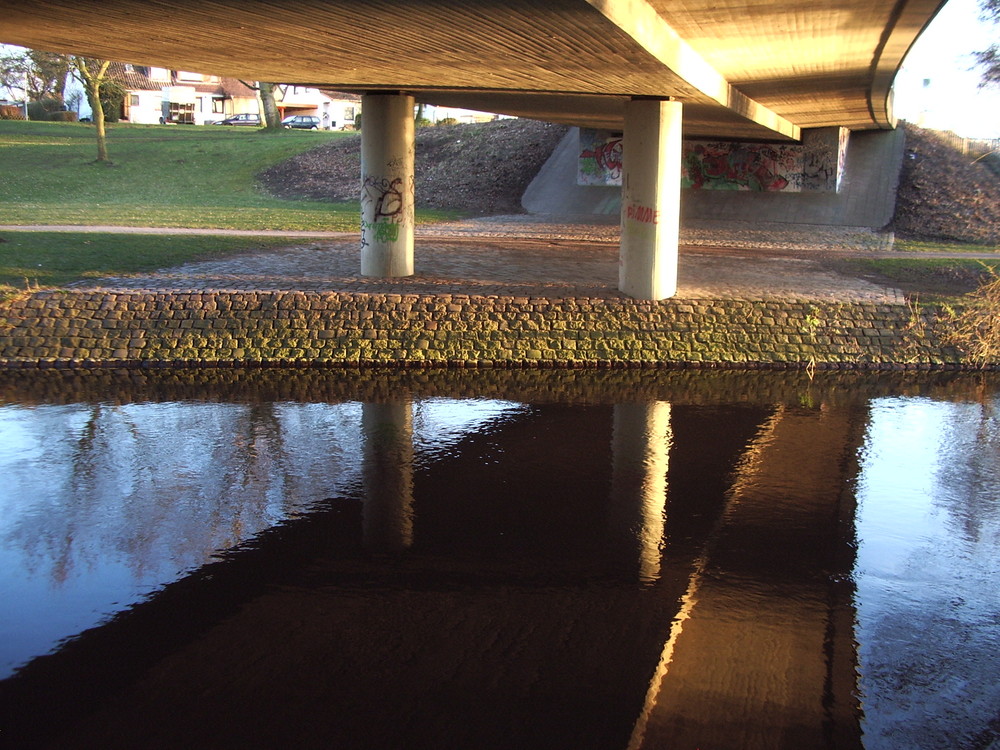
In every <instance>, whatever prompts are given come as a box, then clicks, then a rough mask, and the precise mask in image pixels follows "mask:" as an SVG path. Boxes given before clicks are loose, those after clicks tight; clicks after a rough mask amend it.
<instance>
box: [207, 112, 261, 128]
mask: <svg viewBox="0 0 1000 750" xmlns="http://www.w3.org/2000/svg"><path fill="white" fill-rule="evenodd" d="M217 124H218V125H252V126H254V127H257V128H259V127H260V115H256V114H242V115H233V116H232V117H227V118H226V119H225V120H220V121H219V122H218V123H217Z"/></svg>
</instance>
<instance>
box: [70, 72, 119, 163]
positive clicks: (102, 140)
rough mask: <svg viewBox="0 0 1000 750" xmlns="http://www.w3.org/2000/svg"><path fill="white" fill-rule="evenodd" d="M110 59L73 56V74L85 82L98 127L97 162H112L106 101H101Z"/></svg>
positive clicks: (81, 81)
mask: <svg viewBox="0 0 1000 750" xmlns="http://www.w3.org/2000/svg"><path fill="white" fill-rule="evenodd" d="M110 65H111V61H110V60H94V59H92V58H89V57H73V74H74V75H75V76H76V78H77V80H79V81H80V83H82V84H83V89H84V92H85V93H86V95H87V101H88V102H89V103H90V109H91V111H92V112H93V118H94V126H95V127H96V129H97V162H98V163H99V164H110V163H111V160H110V159H109V158H108V140H107V134H106V132H105V129H104V102H103V101H101V86H102V85H103V84H104V83H105V82H106V80H107V75H108V68H109V67H110Z"/></svg>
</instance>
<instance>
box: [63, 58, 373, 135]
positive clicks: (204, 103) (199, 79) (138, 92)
mask: <svg viewBox="0 0 1000 750" xmlns="http://www.w3.org/2000/svg"><path fill="white" fill-rule="evenodd" d="M109 75H110V77H111V78H113V79H115V80H117V81H119V82H120V83H121V84H122V85H123V86H124V88H125V92H126V93H125V98H124V100H123V101H122V107H121V111H120V112H118V113H117V115H118V119H120V120H123V121H126V122H134V123H140V124H147V125H155V124H160V123H180V124H193V125H208V124H211V123H214V122H219V121H220V120H224V119H226V118H227V117H232V116H233V115H239V114H257V113H259V112H260V106H259V102H258V98H257V90H256V89H255V88H252V87H251V86H250V85H247V83H244V82H243V81H240V80H238V79H236V78H226V77H222V76H215V75H206V74H202V73H193V72H190V71H185V70H168V69H167V68H157V67H150V66H145V65H132V64H130V63H112V65H111V68H110V72H109ZM274 96H275V101H276V103H277V105H278V111H279V113H280V115H281V119H284V118H285V117H288V116H289V115H315V116H316V117H319V118H320V121H321V122H322V123H323V125H322V127H324V128H326V129H330V130H333V129H337V130H340V129H345V128H346V129H352V128H353V127H354V118H355V115H357V113H358V112H360V111H361V97H360V96H357V95H355V94H344V93H339V92H333V91H320V90H319V89H315V88H309V87H305V86H292V85H285V84H279V85H277V86H275V89H274ZM89 115H90V107H89V105H88V104H87V102H86V101H84V102H82V104H81V110H80V116H81V117H88V116H89Z"/></svg>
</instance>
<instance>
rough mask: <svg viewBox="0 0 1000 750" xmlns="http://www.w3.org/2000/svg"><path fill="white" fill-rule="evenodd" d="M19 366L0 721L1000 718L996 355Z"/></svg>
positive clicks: (822, 735) (950, 732)
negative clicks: (766, 367)
mask: <svg viewBox="0 0 1000 750" xmlns="http://www.w3.org/2000/svg"><path fill="white" fill-rule="evenodd" d="M0 396H2V399H0V477H2V485H0V746H9V747H30V748H36V747H54V748H56V747H57V748H77V747H80V748H96V747H100V748H117V747H121V748H126V747H127V748H138V747H141V748H176V747H191V748H201V747H204V748H256V747H262V748H264V747H266V748H272V747H273V748H277V747H296V748H312V747H316V748H348V749H350V748H365V749H366V750H369V749H371V750H377V749H379V748H393V749H399V748H436V749H445V748H473V749H478V748H524V749H528V750H530V749H531V748H546V749H549V750H551V749H559V748H573V749H574V750H577V749H581V748H595V749H597V750H610V749H612V748H622V749H623V750H624V749H625V748H683V749H691V750H695V749H697V748H701V749H702V750H709V749H713V750H715V749H724V748H796V749H801V748H862V747H864V748H872V749H874V748H944V747H948V748H970V749H971V748H1000V680H998V678H997V675H998V674H1000V586H998V585H997V581H998V580H1000V575H998V574H1000V471H998V470H1000V419H998V412H997V407H998V404H1000V400H998V399H1000V379H998V378H997V376H995V375H986V374H955V373H951V374H946V373H938V374H933V373H926V372H925V373H920V374H908V373H895V374H883V375H879V376H871V375H869V376H863V375H861V374H837V375H834V374H828V375H819V376H817V377H816V378H814V379H810V378H808V377H806V376H805V375H804V374H797V373H795V374H788V373H776V372H746V373H731V372H723V371H700V372H699V371H664V372H650V371H607V372H587V371H568V372H559V373H550V372H541V371H516V372H504V371H484V372H477V373H463V372H461V371H458V372H445V373H431V372H422V371H403V372H391V373H371V372H362V371H357V370H353V371H325V370H293V371H288V370H285V371H267V370H252V371H218V372H183V371H169V372H136V371H133V372H119V373H105V372H68V373H67V372H55V371H52V372H44V371H39V372H33V373H23V374H18V373H5V374H0Z"/></svg>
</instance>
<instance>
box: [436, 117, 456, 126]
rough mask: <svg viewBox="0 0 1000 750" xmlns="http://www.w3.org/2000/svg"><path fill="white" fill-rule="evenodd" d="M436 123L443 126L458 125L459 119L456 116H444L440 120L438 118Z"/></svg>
mask: <svg viewBox="0 0 1000 750" xmlns="http://www.w3.org/2000/svg"><path fill="white" fill-rule="evenodd" d="M434 124H435V125H442V126H443V125H458V120H456V119H455V118H454V117H442V118H441V119H440V120H438V121H437V122H436V123H434Z"/></svg>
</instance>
